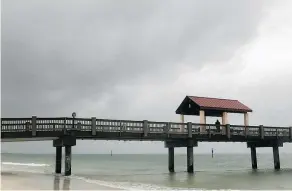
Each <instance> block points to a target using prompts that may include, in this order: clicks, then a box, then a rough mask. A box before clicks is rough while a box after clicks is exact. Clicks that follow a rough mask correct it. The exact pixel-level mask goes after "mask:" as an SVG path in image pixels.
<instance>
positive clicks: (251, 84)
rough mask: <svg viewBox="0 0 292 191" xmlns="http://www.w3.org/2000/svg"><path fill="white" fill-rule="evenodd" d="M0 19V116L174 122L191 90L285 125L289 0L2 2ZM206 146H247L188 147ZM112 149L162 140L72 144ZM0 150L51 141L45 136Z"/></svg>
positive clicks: (157, 146) (228, 147)
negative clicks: (228, 100) (227, 100)
mask: <svg viewBox="0 0 292 191" xmlns="http://www.w3.org/2000/svg"><path fill="white" fill-rule="evenodd" d="M1 17H2V18H1V19H2V25H1V29H2V37H1V38H2V39H1V56H2V59H1V115H2V117H30V116H32V115H37V116H39V117H54V116H58V117H61V116H71V113H72V112H73V111H75V112H77V116H78V117H92V116H96V117H97V118H110V119H132V120H134V119H135V120H144V119H147V120H156V121H179V116H178V115H176V114H175V110H176V109H177V107H178V105H179V104H180V103H181V101H182V100H183V98H184V97H185V96H186V95H195V96H209V97H221V98H231V99H238V100H240V101H241V102H243V103H244V104H246V105H247V106H249V107H250V108H252V109H253V111H254V112H253V113H252V114H251V116H250V124H252V125H260V124H263V125H275V126H292V110H291V108H292V88H291V87H292V35H291V34H292V1H289V0H286V1H285V0H282V1H267V0H262V1H260V0H258V1H252V0H250V1H248V0H239V1H233V0H221V1H215V0H213V1H211V0H207V1H195V0H190V1H187V0H183V1H172V0H165V1H163V0H160V1H154V0H148V1H134V0H125V1H109V0H106V1H101V0H99V1H93V0H92V1H88V0H82V1H81V0H78V1H76V0H74V1H73V0H70V1H69V0H67V1H65V0H50V1H49V0H47V1H45V0H43V1H39V0H35V1H32V0H26V1H23V0H18V1H16V0H4V1H2V16H1ZM229 117H230V118H229V122H230V123H231V124H243V116H242V115H230V116H229ZM186 121H193V122H198V117H187V118H186ZM215 121H216V119H214V118H210V119H207V122H210V123H214V122H215ZM211 148H214V149H215V152H226V151H228V152H229V151H230V152H249V150H248V149H247V148H246V145H245V144H239V143H228V144H226V143H220V144H218V143H199V147H198V148H195V152H210V150H211ZM111 149H112V150H113V152H115V153H118V152H119V153H141V152H145V153H149V152H153V153H160V152H163V153H166V149H164V145H163V143H154V142H151V143H145V142H143V143H142V142H132V143H124V142H113V141H78V143H77V146H76V147H74V148H73V152H74V153H109V152H110V150H111ZM178 150H179V152H185V149H178ZM261 150H264V151H268V152H271V150H272V149H266V150H265V149H261ZM2 151H5V152H54V149H53V147H52V141H48V142H23V143H2ZM280 151H285V152H292V145H284V148H281V149H280Z"/></svg>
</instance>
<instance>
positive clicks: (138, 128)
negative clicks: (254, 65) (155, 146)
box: [1, 116, 292, 137]
mask: <svg viewBox="0 0 292 191" xmlns="http://www.w3.org/2000/svg"><path fill="white" fill-rule="evenodd" d="M73 123H74V128H73ZM188 125H191V130H192V133H193V134H208V135H229V136H246V137H247V136H249V137H251V136H256V137H258V136H260V137H269V136H274V137H286V136H287V137H292V128H291V127H269V126H241V125H229V124H228V125H215V124H198V123H173V122H154V121H147V120H144V121H130V120H110V119H96V118H94V117H93V118H37V117H35V116H33V117H32V118H1V131H2V132H26V131H30V132H32V134H33V135H35V134H36V132H40V131H48V132H51V131H64V130H73V129H74V130H76V131H91V132H92V134H93V135H94V134H96V133H97V132H130V133H147V134H153V133H155V134H159V133H162V134H188Z"/></svg>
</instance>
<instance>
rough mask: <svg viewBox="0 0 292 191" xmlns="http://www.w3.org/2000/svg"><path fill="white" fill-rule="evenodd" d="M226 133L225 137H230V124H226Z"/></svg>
mask: <svg viewBox="0 0 292 191" xmlns="http://www.w3.org/2000/svg"><path fill="white" fill-rule="evenodd" d="M226 135H227V138H228V139H230V124H226Z"/></svg>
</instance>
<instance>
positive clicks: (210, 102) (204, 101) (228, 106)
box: [187, 96, 252, 112]
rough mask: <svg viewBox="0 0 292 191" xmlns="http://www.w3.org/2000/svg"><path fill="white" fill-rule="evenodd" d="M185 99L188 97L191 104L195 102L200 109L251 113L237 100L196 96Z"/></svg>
mask: <svg viewBox="0 0 292 191" xmlns="http://www.w3.org/2000/svg"><path fill="white" fill-rule="evenodd" d="M187 97H189V98H190V99H191V100H192V101H193V102H195V103H196V104H197V105H198V106H199V107H200V108H201V109H217V110H225V111H238V112H252V110H251V109H250V108H249V107H247V106H246V105H244V104H242V103H241V102H239V101H238V100H231V99H221V98H209V97H197V96H187Z"/></svg>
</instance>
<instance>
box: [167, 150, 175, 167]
mask: <svg viewBox="0 0 292 191" xmlns="http://www.w3.org/2000/svg"><path fill="white" fill-rule="evenodd" d="M168 170H169V172H174V147H169V148H168Z"/></svg>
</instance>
